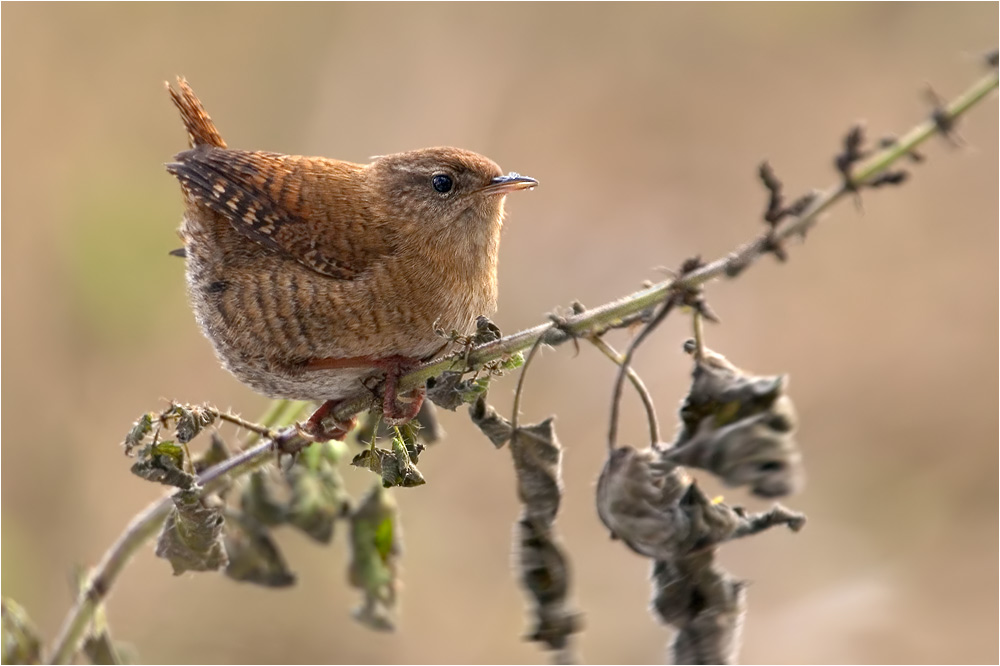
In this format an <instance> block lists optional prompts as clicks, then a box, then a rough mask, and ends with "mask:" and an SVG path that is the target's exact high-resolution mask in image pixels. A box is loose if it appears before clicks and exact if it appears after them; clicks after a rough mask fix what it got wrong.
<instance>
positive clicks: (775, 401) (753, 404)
mask: <svg viewBox="0 0 1000 666" xmlns="http://www.w3.org/2000/svg"><path fill="white" fill-rule="evenodd" d="M692 376H693V380H692V383H691V390H690V392H689V393H688V396H687V397H686V398H685V400H684V403H683V405H682V406H681V410H680V415H681V420H682V421H683V428H682V430H681V432H680V434H679V435H678V437H677V441H676V442H675V444H674V448H673V449H672V450H671V451H670V452H669V453H668V454H667V457H668V459H669V460H671V461H673V462H675V463H677V464H681V465H686V466H689V467H698V468H701V469H705V470H708V471H710V472H712V473H713V474H715V475H717V476H719V477H720V478H721V479H722V480H723V481H724V482H725V483H726V484H727V485H730V486H750V488H751V491H752V492H753V493H755V494H757V495H760V496H762V497H777V496H781V495H787V494H790V493H792V492H795V491H796V490H798V489H799V488H801V486H802V485H803V482H804V472H803V466H802V455H801V453H800V451H799V449H798V446H797V444H796V442H795V439H794V437H793V433H794V430H795V427H796V425H797V421H798V419H797V418H796V415H795V409H794V407H793V405H792V401H791V399H790V398H789V397H788V396H787V395H785V393H784V391H785V388H786V386H787V380H786V378H785V377H759V376H755V375H750V374H748V373H746V372H744V371H742V370H740V369H739V368H737V367H736V366H734V365H733V364H732V363H730V362H729V361H728V360H726V359H725V357H723V356H721V355H719V354H716V353H714V352H710V351H706V355H705V358H704V360H703V361H702V362H700V363H697V364H696V365H695V369H694V372H693V375H692Z"/></svg>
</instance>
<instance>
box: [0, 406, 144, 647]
mask: <svg viewBox="0 0 1000 666" xmlns="http://www.w3.org/2000/svg"><path fill="white" fill-rule="evenodd" d="M154 418H156V414H153V413H152V412H147V413H145V414H143V415H142V416H140V417H139V418H138V420H136V422H135V423H133V424H132V429H131V430H129V431H128V434H127V435H125V441H124V442H123V444H122V445H123V446H124V447H125V455H127V456H130V455H132V449H134V448H135V447H137V446H141V445H142V442H143V440H145V439H146V436H147V435H148V434H149V433H151V432H152V431H153V419H154ZM5 663H6V662H5Z"/></svg>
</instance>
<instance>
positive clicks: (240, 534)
mask: <svg viewBox="0 0 1000 666" xmlns="http://www.w3.org/2000/svg"><path fill="white" fill-rule="evenodd" d="M225 546H226V555H227V557H228V558H229V564H228V565H227V566H226V575H227V576H228V577H230V578H232V579H233V580H238V581H241V582H246V583H256V584H257V585H263V586H265V587H288V586H289V585H294V584H295V574H293V573H292V572H291V571H290V570H289V569H288V565H287V564H286V563H285V559H284V558H283V557H282V556H281V552H280V551H279V550H278V547H277V545H276V544H275V543H274V540H273V539H271V535H270V534H269V533H268V531H267V530H266V529H265V528H264V527H263V526H261V525H257V524H254V523H253V521H252V520H249V519H239V517H237V516H234V515H230V516H229V520H227V521H226V531H225Z"/></svg>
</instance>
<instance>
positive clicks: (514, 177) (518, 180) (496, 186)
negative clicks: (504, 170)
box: [479, 171, 538, 194]
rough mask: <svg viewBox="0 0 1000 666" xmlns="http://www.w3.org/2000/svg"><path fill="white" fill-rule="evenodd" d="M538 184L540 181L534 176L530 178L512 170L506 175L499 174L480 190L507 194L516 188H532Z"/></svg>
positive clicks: (484, 192) (486, 192)
mask: <svg viewBox="0 0 1000 666" xmlns="http://www.w3.org/2000/svg"><path fill="white" fill-rule="evenodd" d="M536 185H538V181H537V180H535V179H534V178H528V177H527V176H522V175H521V174H519V173H514V172H513V171H511V172H510V173H509V174H507V175H506V176H497V177H496V178H494V179H493V180H492V181H490V184H489V185H487V186H486V187H484V188H483V189H481V190H479V191H480V192H482V193H483V194H507V193H508V192H514V191H516V190H530V189H531V188H533V187H535V186H536Z"/></svg>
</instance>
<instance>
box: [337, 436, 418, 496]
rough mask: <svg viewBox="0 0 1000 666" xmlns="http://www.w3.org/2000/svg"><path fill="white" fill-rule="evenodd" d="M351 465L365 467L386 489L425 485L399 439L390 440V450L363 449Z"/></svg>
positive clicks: (404, 445)
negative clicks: (373, 473)
mask: <svg viewBox="0 0 1000 666" xmlns="http://www.w3.org/2000/svg"><path fill="white" fill-rule="evenodd" d="M351 464H352V465H353V466H355V467H365V468H368V469H370V470H371V471H373V472H375V473H376V474H378V475H379V476H381V477H382V485H383V486H384V487H386V488H391V487H393V486H402V487H404V488H412V487H414V486H422V485H424V484H425V483H427V482H426V481H425V480H424V475H423V474H421V473H420V470H419V469H417V466H416V465H414V464H413V460H412V459H411V457H410V453H409V451H407V449H406V443H405V442H404V441H403V440H402V439H401V438H400V437H394V438H393V440H392V450H391V451H387V450H385V449H380V448H377V447H372V448H368V449H365V450H364V451H362V452H361V453H359V454H358V455H356V456H354V459H353V460H351Z"/></svg>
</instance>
